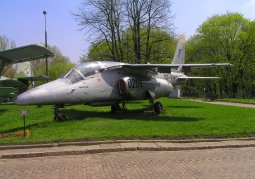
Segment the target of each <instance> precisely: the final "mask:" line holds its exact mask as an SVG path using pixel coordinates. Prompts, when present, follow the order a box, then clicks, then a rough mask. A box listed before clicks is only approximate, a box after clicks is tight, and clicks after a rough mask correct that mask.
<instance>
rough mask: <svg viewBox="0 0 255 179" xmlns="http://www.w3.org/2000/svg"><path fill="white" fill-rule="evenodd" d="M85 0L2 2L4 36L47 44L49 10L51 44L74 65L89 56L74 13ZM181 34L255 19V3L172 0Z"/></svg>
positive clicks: (21, 42) (1, 32)
mask: <svg viewBox="0 0 255 179" xmlns="http://www.w3.org/2000/svg"><path fill="white" fill-rule="evenodd" d="M81 1H82V0H22V1H21V0H2V1H1V2H0V14H1V15H0V35H5V36H7V37H8V38H10V39H12V40H14V41H15V43H16V45H17V47H18V46H23V45H28V44H38V43H44V28H45V24H44V15H43V11H44V10H45V11H47V15H46V19H47V34H48V44H50V45H55V46H57V47H58V48H60V50H61V51H62V53H63V55H64V56H69V57H70V60H71V61H72V62H73V63H78V61H79V57H80V56H81V54H82V53H85V52H84V50H86V49H87V48H88V46H89V43H88V42H87V41H86V40H85V36H84V34H83V32H80V31H78V29H79V26H78V25H77V22H75V20H74V19H73V16H72V15H71V12H74V13H76V12H77V7H79V5H80V3H81ZM171 2H172V7H171V11H172V13H173V14H175V19H174V26H175V27H176V32H177V33H178V34H181V33H184V34H186V37H187V38H189V37H190V36H191V35H193V34H195V31H196V29H197V28H198V26H199V25H201V24H202V23H203V22H204V21H206V20H207V18H208V17H211V16H212V15H215V14H225V13H226V12H227V11H229V12H239V13H241V14H243V15H244V17H245V18H248V19H250V20H254V19H255V0H171Z"/></svg>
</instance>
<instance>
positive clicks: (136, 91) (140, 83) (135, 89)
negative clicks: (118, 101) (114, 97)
mask: <svg viewBox="0 0 255 179" xmlns="http://www.w3.org/2000/svg"><path fill="white" fill-rule="evenodd" d="M148 90H149V91H152V92H154V93H155V98H160V97H165V96H168V95H169V94H170V93H171V92H172V91H173V86H172V84H171V83H170V82H168V81H166V80H164V79H159V78H150V79H143V78H139V77H132V76H128V77H124V78H121V79H120V80H119V92H120V94H121V95H123V96H126V97H127V98H131V99H145V94H146V91H148Z"/></svg>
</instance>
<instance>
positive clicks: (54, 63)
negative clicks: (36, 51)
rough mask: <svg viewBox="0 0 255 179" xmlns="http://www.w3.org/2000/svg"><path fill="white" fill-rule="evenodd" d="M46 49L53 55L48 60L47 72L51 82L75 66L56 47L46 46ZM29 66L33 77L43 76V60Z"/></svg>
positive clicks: (33, 62)
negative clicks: (31, 68)
mask: <svg viewBox="0 0 255 179" xmlns="http://www.w3.org/2000/svg"><path fill="white" fill-rule="evenodd" d="M48 49H49V50H51V51H52V52H53V53H54V55H55V57H53V58H48V72H49V76H50V77H51V79H52V80H55V79H57V78H58V77H59V76H60V75H62V74H63V73H64V72H66V71H67V70H69V69H71V68H72V67H74V66H75V64H73V63H71V61H70V59H69V57H67V56H64V55H63V54H62V52H61V50H60V49H59V48H58V47H57V46H51V45H48ZM31 65H32V67H33V71H34V75H35V76H41V75H45V73H46V66H45V59H40V60H35V61H31ZM43 83H44V82H36V85H40V84H43Z"/></svg>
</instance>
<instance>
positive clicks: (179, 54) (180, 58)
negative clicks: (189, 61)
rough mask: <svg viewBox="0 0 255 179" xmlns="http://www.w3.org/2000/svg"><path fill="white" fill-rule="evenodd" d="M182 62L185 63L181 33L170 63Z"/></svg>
mask: <svg viewBox="0 0 255 179" xmlns="http://www.w3.org/2000/svg"><path fill="white" fill-rule="evenodd" d="M184 63H185V35H184V34H181V35H180V38H179V41H178V45H177V48H176V50H175V54H174V59H173V61H172V64H184Z"/></svg>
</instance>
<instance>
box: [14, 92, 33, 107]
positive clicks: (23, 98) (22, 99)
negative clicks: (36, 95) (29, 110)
mask: <svg viewBox="0 0 255 179" xmlns="http://www.w3.org/2000/svg"><path fill="white" fill-rule="evenodd" d="M29 99H30V94H29V92H25V93H22V94H20V95H18V96H17V97H16V98H15V99H14V103H15V104H17V105H26V104H28V103H29Z"/></svg>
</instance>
